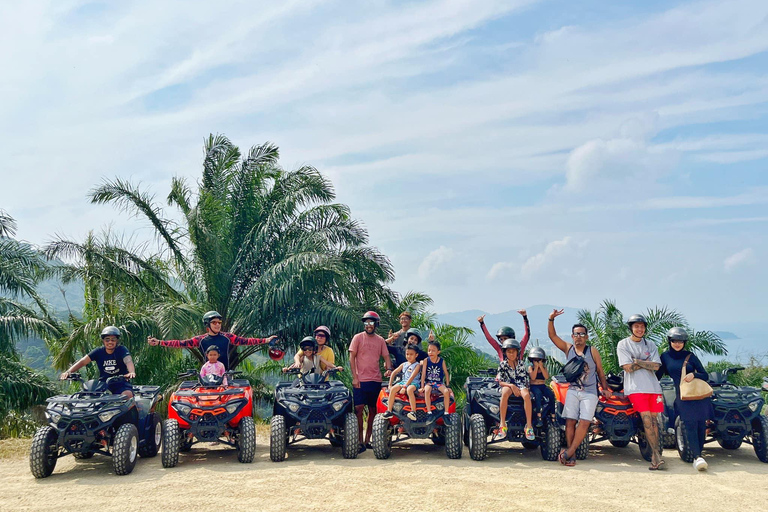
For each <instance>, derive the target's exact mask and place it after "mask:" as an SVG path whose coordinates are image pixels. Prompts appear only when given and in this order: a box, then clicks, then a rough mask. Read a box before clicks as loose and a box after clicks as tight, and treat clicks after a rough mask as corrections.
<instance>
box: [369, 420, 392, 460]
mask: <svg viewBox="0 0 768 512" xmlns="http://www.w3.org/2000/svg"><path fill="white" fill-rule="evenodd" d="M371 444H372V445H373V454H374V455H375V456H376V458H377V459H388V458H389V456H390V455H392V432H391V431H390V424H389V420H388V419H387V418H385V417H384V415H383V414H377V415H376V416H374V418H373V433H372V435H371Z"/></svg>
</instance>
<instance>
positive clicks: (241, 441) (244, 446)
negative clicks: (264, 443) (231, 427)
mask: <svg viewBox="0 0 768 512" xmlns="http://www.w3.org/2000/svg"><path fill="white" fill-rule="evenodd" d="M237 429H238V430H239V432H238V434H237V460H238V461H240V462H242V463H244V464H250V463H251V462H253V458H254V457H255V456H256V424H255V423H254V422H253V418H252V417H250V416H246V417H245V418H243V419H241V420H240V424H239V425H238V426H237Z"/></svg>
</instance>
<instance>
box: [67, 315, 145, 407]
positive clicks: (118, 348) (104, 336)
mask: <svg viewBox="0 0 768 512" xmlns="http://www.w3.org/2000/svg"><path fill="white" fill-rule="evenodd" d="M101 341H102V343H103V344H104V346H103V347H98V348H95V349H93V350H91V351H90V352H89V353H88V355H87V356H84V357H83V358H82V359H80V360H79V361H78V362H76V363H75V364H73V365H72V366H71V367H70V368H69V370H67V371H65V372H64V373H62V374H61V380H64V379H66V378H67V377H69V374H70V373H74V372H76V371H77V370H79V369H80V368H82V367H83V366H85V365H87V364H88V363H90V362H91V361H94V362H95V363H96V366H97V367H98V368H99V379H104V380H106V379H108V378H109V377H114V376H116V375H123V376H124V377H125V378H126V379H133V378H134V377H136V368H135V367H134V366H133V359H131V354H130V352H128V349H127V348H125V347H124V346H123V345H120V344H119V343H120V329H118V328H117V327H114V326H112V325H110V326H108V327H105V328H104V330H103V331H101ZM109 391H110V392H111V393H112V394H114V395H118V394H122V395H125V396H127V397H132V396H133V387H132V386H131V383H130V382H126V381H120V382H110V383H109Z"/></svg>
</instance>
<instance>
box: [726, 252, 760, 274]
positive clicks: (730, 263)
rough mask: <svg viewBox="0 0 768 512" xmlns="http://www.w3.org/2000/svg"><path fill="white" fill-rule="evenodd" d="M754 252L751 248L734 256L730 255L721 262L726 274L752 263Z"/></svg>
mask: <svg viewBox="0 0 768 512" xmlns="http://www.w3.org/2000/svg"><path fill="white" fill-rule="evenodd" d="M754 257H755V252H754V251H753V250H752V248H751V247H748V248H746V249H744V250H742V251H739V252H737V253H736V254H731V255H730V256H728V257H727V258H725V260H724V261H723V267H724V268H725V271H726V272H732V271H733V270H734V269H736V268H737V267H741V266H743V265H748V264H750V263H752V261H754Z"/></svg>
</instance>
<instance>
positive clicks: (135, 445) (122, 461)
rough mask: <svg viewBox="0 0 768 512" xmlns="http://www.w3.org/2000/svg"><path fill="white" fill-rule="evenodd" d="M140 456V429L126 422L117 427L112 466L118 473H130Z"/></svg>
mask: <svg viewBox="0 0 768 512" xmlns="http://www.w3.org/2000/svg"><path fill="white" fill-rule="evenodd" d="M138 456H139V431H138V430H137V429H136V425H134V424H133V423H124V424H123V425H121V426H120V428H119V429H117V433H116V434H115V441H114V444H113V445H112V468H113V469H114V470H115V474H116V475H128V474H130V473H131V471H133V468H134V467H135V466H136V459H137V458H138Z"/></svg>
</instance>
